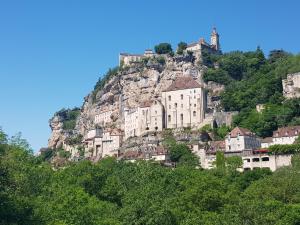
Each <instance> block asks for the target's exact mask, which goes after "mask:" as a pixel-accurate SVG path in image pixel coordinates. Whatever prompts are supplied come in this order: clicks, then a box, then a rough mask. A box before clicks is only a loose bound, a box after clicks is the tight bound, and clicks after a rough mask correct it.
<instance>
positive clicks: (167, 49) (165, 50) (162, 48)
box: [154, 43, 173, 54]
mask: <svg viewBox="0 0 300 225" xmlns="http://www.w3.org/2000/svg"><path fill="white" fill-rule="evenodd" d="M154 50H155V52H156V53H157V54H171V53H173V50H172V46H171V45H170V44H169V43H160V44H158V45H156V46H155V47H154Z"/></svg>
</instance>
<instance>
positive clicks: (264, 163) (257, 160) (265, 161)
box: [242, 154, 292, 171]
mask: <svg viewBox="0 0 300 225" xmlns="http://www.w3.org/2000/svg"><path fill="white" fill-rule="evenodd" d="M242 159H243V169H244V170H253V169H256V168H269V169H270V170H271V171H275V170H276V169H278V168H280V167H283V166H290V165H291V159H292V155H267V154H263V155H251V156H245V157H242Z"/></svg>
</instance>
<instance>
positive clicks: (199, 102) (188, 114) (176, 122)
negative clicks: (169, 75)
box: [162, 76, 205, 128]
mask: <svg viewBox="0 0 300 225" xmlns="http://www.w3.org/2000/svg"><path fill="white" fill-rule="evenodd" d="M204 95H205V93H204V89H203V87H202V86H201V85H200V84H199V83H198V82H197V81H195V80H194V79H193V78H192V77H191V76H182V77H178V78H177V79H176V80H175V81H174V82H173V83H172V84H171V86H169V87H168V88H167V89H166V90H164V91H163V92H162V104H163V106H164V109H165V125H166V128H183V127H199V125H200V124H201V123H202V122H203V120H204V116H205V98H204Z"/></svg>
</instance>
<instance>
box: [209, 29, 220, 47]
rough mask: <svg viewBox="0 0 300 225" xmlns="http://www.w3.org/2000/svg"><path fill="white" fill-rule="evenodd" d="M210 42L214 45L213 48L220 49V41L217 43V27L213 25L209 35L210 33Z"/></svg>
mask: <svg viewBox="0 0 300 225" xmlns="http://www.w3.org/2000/svg"><path fill="white" fill-rule="evenodd" d="M210 44H211V45H212V46H214V48H215V50H217V51H219V50H220V43H219V34H218V32H217V29H216V28H215V27H214V28H213V30H212V32H211V35H210Z"/></svg>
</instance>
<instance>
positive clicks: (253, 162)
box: [193, 144, 292, 171]
mask: <svg viewBox="0 0 300 225" xmlns="http://www.w3.org/2000/svg"><path fill="white" fill-rule="evenodd" d="M217 151H223V150H222V149H211V148H210V149H205V148H203V147H201V146H200V145H199V144H195V145H193V152H194V153H195V154H196V155H197V156H198V157H199V162H200V165H201V167H202V168H203V169H213V168H215V167H216V165H215V162H216V153H217ZM223 152H224V156H225V158H227V157H230V156H240V157H241V158H242V161H243V165H242V167H241V168H239V169H238V170H239V171H246V170H253V169H257V168H268V169H270V170H271V171H275V170H277V169H279V168H281V167H284V166H290V165H291V159H292V155H290V154H287V155H270V154H268V150H266V149H258V150H251V151H239V152H236V153H234V154H233V153H232V152H230V151H223Z"/></svg>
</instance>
